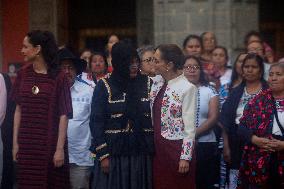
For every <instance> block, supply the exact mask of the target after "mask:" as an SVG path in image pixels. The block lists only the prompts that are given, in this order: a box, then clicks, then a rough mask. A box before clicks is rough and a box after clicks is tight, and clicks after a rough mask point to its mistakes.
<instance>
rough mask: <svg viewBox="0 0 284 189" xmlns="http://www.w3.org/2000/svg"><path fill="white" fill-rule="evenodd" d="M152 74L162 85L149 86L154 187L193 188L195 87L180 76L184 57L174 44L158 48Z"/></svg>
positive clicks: (157, 188) (167, 188) (163, 188)
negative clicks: (152, 127)
mask: <svg viewBox="0 0 284 189" xmlns="http://www.w3.org/2000/svg"><path fill="white" fill-rule="evenodd" d="M154 56H155V72H156V74H159V75H161V76H162V77H163V79H164V82H159V83H157V85H153V87H152V91H151V103H152V106H153V109H152V110H153V111H152V112H153V123H154V140H155V150H156V153H155V157H154V162H153V163H154V164H153V166H154V168H153V170H154V175H153V178H154V188H155V189H170V188H179V189H185V188H195V157H194V143H195V142H194V141H195V123H196V119H195V115H196V95H197V90H196V87H195V86H194V85H193V84H192V83H190V82H189V81H188V80H187V79H186V77H185V76H184V75H183V73H182V69H183V64H184V62H183V61H184V56H183V52H182V50H181V49H180V48H179V47H178V46H177V45H174V44H165V45H160V46H159V47H158V48H157V50H156V52H155V54H154Z"/></svg>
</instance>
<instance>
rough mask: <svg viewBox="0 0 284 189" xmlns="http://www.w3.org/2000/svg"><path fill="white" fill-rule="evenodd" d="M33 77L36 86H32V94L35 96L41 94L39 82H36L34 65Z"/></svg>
mask: <svg viewBox="0 0 284 189" xmlns="http://www.w3.org/2000/svg"><path fill="white" fill-rule="evenodd" d="M33 76H34V85H33V86H32V93H33V94H34V95H37V94H38V93H39V87H38V86H37V84H36V83H37V82H36V77H37V75H36V71H35V68H34V65H33Z"/></svg>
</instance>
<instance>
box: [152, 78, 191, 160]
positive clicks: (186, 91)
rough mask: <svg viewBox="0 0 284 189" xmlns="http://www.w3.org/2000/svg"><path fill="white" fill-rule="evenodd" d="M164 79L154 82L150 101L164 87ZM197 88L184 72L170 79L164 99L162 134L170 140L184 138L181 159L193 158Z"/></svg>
mask: <svg viewBox="0 0 284 189" xmlns="http://www.w3.org/2000/svg"><path fill="white" fill-rule="evenodd" d="M163 84H164V80H159V81H157V82H154V83H153V86H152V89H151V93H150V103H151V107H153V103H154V100H155V98H156V96H157V94H158V92H159V91H160V89H161V88H162V86H163ZM196 102H197V88H196V87H195V86H194V85H193V84H192V83H190V82H189V81H188V80H187V79H186V78H185V76H184V75H183V74H182V75H180V76H178V77H177V78H174V79H172V80H170V81H169V82H168V84H167V87H166V91H165V93H164V97H163V100H162V108H161V135H162V136H163V137H164V138H165V139H168V140H180V139H183V144H182V151H181V156H180V159H184V160H191V158H192V152H193V145H194V139H195V127H196V125H195V124H196Z"/></svg>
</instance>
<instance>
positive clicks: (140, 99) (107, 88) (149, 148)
mask: <svg viewBox="0 0 284 189" xmlns="http://www.w3.org/2000/svg"><path fill="white" fill-rule="evenodd" d="M112 63H113V68H114V70H113V72H112V74H111V76H110V77H109V78H106V79H104V78H103V79H101V80H100V81H99V82H98V84H97V86H96V88H95V91H94V95H93V100H92V113H91V120H90V127H91V130H92V135H93V144H92V146H91V151H92V152H93V154H94V155H95V162H94V164H95V165H94V181H93V186H92V188H93V189H106V188H107V189H125V188H129V189H130V188H135V189H152V155H153V150H154V144H153V127H152V121H151V110H150V102H149V93H150V87H151V82H150V79H149V78H148V77H147V76H142V75H140V74H139V73H137V71H138V64H139V58H138V55H137V52H136V50H135V49H134V48H133V47H132V46H131V45H130V44H127V43H125V42H124V41H121V42H118V43H116V44H115V45H114V46H113V49H112Z"/></svg>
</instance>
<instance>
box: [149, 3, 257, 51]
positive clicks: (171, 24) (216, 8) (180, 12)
mask: <svg viewBox="0 0 284 189" xmlns="http://www.w3.org/2000/svg"><path fill="white" fill-rule="evenodd" d="M253 29H254V30H255V29H258V4H257V1H253V0H249V1H244V0H154V43H155V45H158V44H161V43H177V44H178V45H180V46H181V45H182V42H183V39H184V38H185V37H186V36H187V35H188V34H197V35H200V34H201V33H202V32H204V31H213V32H214V33H215V34H216V36H217V40H218V44H219V45H223V46H225V47H227V48H228V50H229V53H230V54H231V55H233V56H234V54H235V53H236V52H238V51H239V50H240V49H241V48H243V37H244V35H245V33H247V32H248V31H250V30H253Z"/></svg>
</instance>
